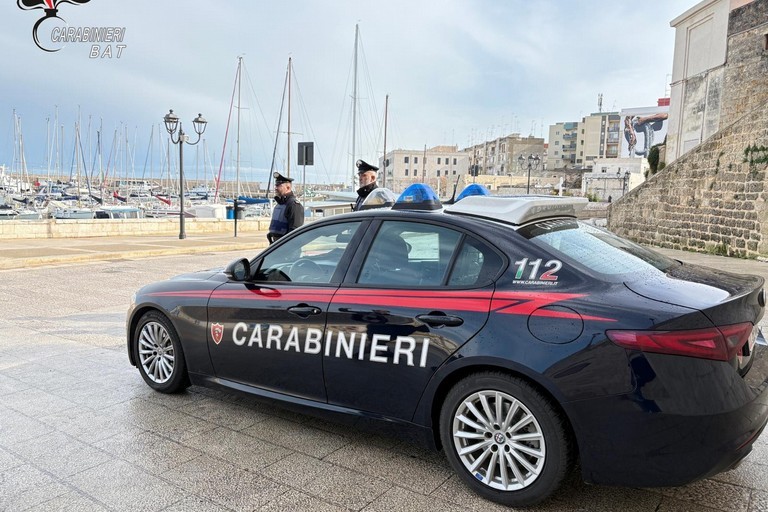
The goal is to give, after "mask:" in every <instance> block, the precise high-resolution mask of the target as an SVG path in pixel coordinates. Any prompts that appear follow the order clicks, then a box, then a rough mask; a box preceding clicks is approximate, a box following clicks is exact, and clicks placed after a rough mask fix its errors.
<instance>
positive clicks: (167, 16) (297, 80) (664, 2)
mask: <svg viewBox="0 0 768 512" xmlns="http://www.w3.org/2000/svg"><path fill="white" fill-rule="evenodd" d="M20 1H21V0H20ZM48 1H51V2H58V1H60V0H48ZM70 1H71V2H75V3H63V2H61V3H59V4H58V6H57V7H58V12H57V15H58V16H59V18H60V19H58V20H56V19H53V18H50V19H46V20H45V22H44V23H43V22H41V24H40V27H39V29H38V36H39V39H40V42H41V45H42V46H44V47H47V48H49V49H53V48H58V47H61V46H62V45H61V44H60V43H54V42H52V41H51V40H50V35H51V28H61V27H64V26H66V27H69V28H70V29H71V28H78V27H119V28H124V37H123V40H122V42H114V43H111V45H109V46H110V50H111V52H112V55H111V58H110V57H109V56H103V54H104V52H105V51H106V47H107V46H108V44H107V43H101V44H100V46H99V48H98V51H96V53H98V54H99V56H97V57H94V56H93V55H94V49H93V48H92V44H97V43H89V42H70V43H67V44H65V45H64V46H63V48H61V49H60V50H59V51H56V52H46V51H43V50H41V49H40V48H38V46H37V45H36V44H35V41H34V39H33V27H34V25H35V23H36V22H37V21H38V20H40V19H41V18H42V17H43V16H44V15H45V13H44V11H43V10H42V9H31V10H22V9H21V8H20V7H19V5H18V4H17V2H16V1H13V0H6V1H4V2H2V4H0V20H2V21H0V24H2V30H0V47H2V48H3V51H2V52H0V69H2V70H3V71H2V75H0V77H2V79H1V80H0V164H5V165H7V166H8V167H9V168H12V169H18V168H19V167H20V165H19V158H18V154H19V144H18V140H19V136H18V133H19V130H18V129H17V122H16V121H15V118H14V112H15V113H16V115H17V116H18V119H20V121H19V123H18V126H19V127H20V129H21V131H20V133H21V136H22V140H23V152H24V156H25V160H26V168H27V170H28V172H30V173H45V172H47V171H46V170H47V169H49V168H50V169H55V172H57V173H63V174H64V175H65V176H66V174H67V173H69V174H71V173H73V172H74V169H75V168H76V166H75V163H74V160H75V158H74V148H75V137H74V134H75V123H76V122H78V121H79V132H80V139H81V146H82V151H83V153H84V154H83V156H82V157H81V159H80V160H81V162H82V166H80V167H82V168H83V169H84V171H83V172H86V173H87V172H89V171H90V172H94V170H99V169H101V171H102V172H104V169H107V172H109V173H112V174H113V175H114V174H122V175H127V176H134V177H144V176H147V175H149V174H153V175H158V174H162V173H167V174H171V173H177V171H176V169H177V167H176V166H177V152H178V146H174V147H169V145H168V144H167V142H164V141H165V140H166V139H167V133H165V130H164V128H163V127H162V126H161V125H160V123H161V121H162V117H163V116H164V115H165V114H166V113H167V112H168V110H169V109H171V108H172V109H174V112H175V113H176V114H178V115H179V117H180V118H181V120H182V122H183V127H184V129H185V131H186V132H187V134H191V140H190V142H194V140H195V139H196V136H195V135H194V130H193V128H192V123H191V121H192V119H194V118H195V117H196V116H197V114H198V113H202V114H203V116H204V117H205V118H206V120H207V121H208V124H207V128H206V131H205V133H204V135H203V138H204V139H205V142H204V144H205V145H204V146H203V143H201V144H198V145H197V146H188V145H185V147H184V152H185V153H184V170H185V173H186V175H187V177H188V178H189V177H192V178H198V179H199V178H201V176H202V177H207V176H209V175H215V174H216V173H218V172H219V169H221V172H222V173H223V176H224V178H225V179H226V178H227V177H229V178H230V179H231V177H232V176H233V173H236V172H237V171H236V170H235V169H236V168H237V165H236V162H237V161H238V158H237V151H236V148H237V146H238V145H237V144H236V138H237V135H236V134H237V125H238V123H237V122H236V119H237V113H238V112H239V113H240V116H239V117H240V122H239V126H240V144H239V146H240V159H239V161H240V173H241V174H240V177H241V179H244V180H257V181H265V180H266V176H267V175H268V173H269V170H270V169H271V168H273V167H274V168H275V169H277V170H280V171H283V172H285V171H286V164H287V162H286V153H287V148H288V140H287V135H286V133H285V132H286V131H287V104H286V102H284V101H283V100H282V98H283V95H284V89H285V87H284V86H285V82H286V70H287V68H288V59H289V58H290V59H291V75H292V80H291V94H290V97H291V130H290V131H291V132H292V135H291V146H290V147H292V148H294V149H293V150H292V156H291V159H292V163H291V168H292V169H291V173H292V174H293V175H294V176H295V175H296V173H303V172H306V175H307V181H309V182H322V183H331V182H340V181H346V182H351V178H352V176H353V172H354V168H353V162H354V159H355V158H362V159H364V160H366V161H369V162H376V161H377V159H378V158H379V157H380V156H381V155H382V151H383V149H384V140H383V139H384V116H385V98H386V97H387V96H388V98H389V99H388V101H387V108H386V119H387V129H386V138H387V141H386V147H387V149H388V150H392V149H413V150H419V149H423V148H424V147H425V146H426V147H427V148H430V147H433V146H438V145H457V146H458V147H459V149H463V148H465V147H467V146H470V145H472V144H476V143H479V142H482V141H484V140H488V139H491V138H495V137H498V136H502V135H506V134H510V133H520V134H522V135H523V136H527V135H534V136H538V137H543V138H545V139H546V138H547V137H548V126H549V125H550V124H553V123H556V122H562V121H577V120H580V119H581V118H582V117H583V116H586V115H588V114H590V113H592V112H596V111H597V110H598V101H597V100H598V94H602V95H603V103H602V109H603V111H618V110H621V109H624V108H633V107H644V106H654V105H656V101H657V99H658V98H661V97H664V96H665V93H668V90H669V81H670V75H671V73H672V59H673V49H674V48H673V47H674V29H673V28H671V27H670V25H669V23H670V21H671V20H672V19H674V18H676V17H677V16H679V15H680V14H682V13H684V12H685V11H687V10H688V9H689V8H691V7H693V6H694V5H696V4H697V3H698V2H696V1H694V0H648V1H636V2H634V3H633V2H624V1H622V2H616V1H608V0H580V1H578V2H568V1H564V0H537V1H529V0H423V1H422V0H418V1H412V0H410V1H409V0H387V1H378V2H372V1H369V0H354V1H347V0H328V1H325V2H319V1H308V0H307V1H297V0H285V1H282V2H273V1H269V2H266V1H261V0H259V1H246V0H226V1H225V0H220V1H217V2H213V1H207V2H203V1H200V0H187V1H184V2H167V1H166V2H158V1H157V0H154V1H150V0H131V1H130V2H117V1H115V0H90V1H87V0H70ZM83 1H85V2H86V3H82V4H79V5H77V3H79V2H83ZM24 2H26V3H27V4H34V2H35V0H24ZM44 3H45V2H44V0H39V4H41V5H42V4H44ZM64 24H66V25H64ZM356 25H357V26H358V27H359V35H360V37H359V39H358V41H359V45H358V59H357V63H358V64H357V69H358V73H357V76H358V88H357V94H356V95H355V94H354V89H353V86H352V84H353V82H354V80H353V78H352V77H353V69H354V62H355V59H354V48H355V26H356ZM46 31H47V32H46ZM118 44H120V45H124V47H123V48H122V49H118V48H117V45H118ZM118 52H120V55H119V57H118ZM238 57H242V62H243V70H244V71H243V73H242V74H241V80H240V94H239V98H240V101H239V105H240V109H239V110H238V109H232V110H231V109H230V104H231V103H234V104H235V105H236V104H238V100H237V96H238V95H237V94H235V95H234V96H235V99H234V100H233V91H234V90H235V85H236V81H235V77H236V71H237V67H238ZM353 96H355V97H356V98H357V101H356V102H355V104H356V105H357V110H356V126H357V131H356V132H355V150H354V153H353V151H352V128H351V127H352V117H353V116H352V112H353V108H352V105H353V102H352V97H353ZM281 105H283V109H282V111H283V113H282V117H281V115H280V113H281ZM230 112H232V113H231V116H230ZM57 115H58V118H57V117H56V116H57ZM228 118H230V122H229V125H228ZM57 119H58V128H54V126H55V121H56V120H57ZM279 120H280V121H279ZM278 122H280V130H279V133H278V129H277V127H278ZM62 126H63V134H64V135H63V142H61V143H58V144H54V143H52V142H51V140H52V139H53V137H52V136H51V135H50V134H51V133H56V134H60V133H61V132H62V128H61V127H62ZM228 126H229V136H228V137H227V139H226V140H227V143H226V144H227V145H226V147H225V146H224V143H225V133H227V127H228ZM97 132H99V133H97ZM99 139H100V140H101V141H102V142H101V149H99V144H97V141H98V140H99ZM276 141H277V150H276V151H275V150H274V148H275V145H276ZM300 141H305V142H306V141H312V142H314V145H315V155H314V156H315V158H314V160H315V161H314V165H312V166H309V167H307V168H306V169H302V168H297V167H296V165H295V158H296V154H295V152H296V149H295V147H296V144H297V142H300ZM57 146H60V147H57ZM273 152H275V153H276V156H277V158H276V160H275V164H273V163H272V154H273ZM15 154H16V155H17V156H16V157H15V158H14V155H15ZM56 154H58V155H59V158H58V160H57V159H56ZM169 154H170V155H171V156H170V165H169V164H168V161H169V157H168V155H169ZM222 155H223V156H222ZM99 157H100V161H101V163H100V164H99V163H97V162H99ZM57 161H58V164H57V163H56V162H57ZM49 162H50V163H49ZM164 169H165V170H164ZM81 170H82V169H81Z"/></svg>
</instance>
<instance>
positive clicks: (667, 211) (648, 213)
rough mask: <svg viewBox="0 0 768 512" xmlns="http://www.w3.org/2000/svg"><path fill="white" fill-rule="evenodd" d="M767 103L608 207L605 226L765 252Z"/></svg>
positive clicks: (686, 243)
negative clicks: (606, 224)
mask: <svg viewBox="0 0 768 512" xmlns="http://www.w3.org/2000/svg"><path fill="white" fill-rule="evenodd" d="M767 178H768V103H765V104H763V105H762V106H761V107H760V108H756V109H754V110H753V111H751V112H750V113H749V114H747V115H745V116H743V117H742V118H741V119H739V120H738V121H736V122H735V123H733V124H732V125H731V126H729V127H728V128H726V129H724V130H721V131H720V132H718V133H717V134H716V135H715V136H713V137H712V138H710V139H709V140H707V141H706V142H705V143H703V144H701V145H700V146H699V147H698V148H696V150H694V151H691V152H689V153H687V154H686V155H684V156H682V157H681V158H679V159H677V160H675V162H673V163H672V164H671V165H669V166H668V167H666V168H665V169H664V170H663V171H661V172H659V173H657V174H655V175H654V176H653V177H651V178H650V179H649V180H648V181H646V182H645V183H644V184H643V185H642V186H640V187H638V188H636V189H634V190H633V191H632V192H630V193H629V194H627V195H625V196H624V197H623V198H621V199H620V200H619V201H616V202H615V203H613V205H611V207H610V209H609V212H608V229H610V230H611V231H613V232H615V233H617V234H619V235H621V236H625V237H627V238H629V239H631V240H634V241H636V242H639V243H642V244H646V245H656V246H659V247H668V248H672V249H683V250H691V251H699V252H709V253H713V254H723V255H732V256H741V257H756V256H759V255H768V187H767V186H766V179H767Z"/></svg>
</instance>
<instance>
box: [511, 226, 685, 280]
mask: <svg viewBox="0 0 768 512" xmlns="http://www.w3.org/2000/svg"><path fill="white" fill-rule="evenodd" d="M518 233H519V234H521V235H522V236H524V237H525V238H527V239H528V240H530V241H531V242H533V243H535V244H536V245H539V246H541V247H544V248H546V249H554V250H555V251H557V252H559V253H561V254H563V255H564V256H567V257H568V259H570V260H573V261H575V262H577V263H580V264H581V265H584V266H585V267H587V268H588V269H590V270H593V271H595V272H599V273H600V274H605V275H617V274H627V273H636V272H647V271H648V270H649V269H651V268H654V269H658V270H661V271H665V270H666V269H668V268H669V267H671V266H673V265H676V264H677V262H675V261H674V260H672V259H670V258H667V257H666V256H663V255H661V254H659V253H657V252H654V251H651V250H649V249H646V248H644V247H641V246H639V245H637V244H635V243H632V242H630V241H629V240H625V239H623V238H620V237H618V236H616V235H614V234H613V233H610V232H608V231H605V230H603V229H600V228H597V227H595V226H591V225H589V224H585V223H583V222H579V221H576V220H572V219H558V220H549V221H541V222H536V223H533V224H531V225H528V226H525V227H523V228H520V229H519V230H518Z"/></svg>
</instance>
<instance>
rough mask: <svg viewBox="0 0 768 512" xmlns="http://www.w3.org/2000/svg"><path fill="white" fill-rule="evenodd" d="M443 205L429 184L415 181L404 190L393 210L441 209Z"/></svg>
mask: <svg viewBox="0 0 768 512" xmlns="http://www.w3.org/2000/svg"><path fill="white" fill-rule="evenodd" d="M442 207H443V205H442V203H441V202H440V198H438V197H437V194H435V191H434V190H432V188H431V187H430V186H429V185H426V184H424V183H414V184H413V185H410V186H409V187H408V188H406V189H405V190H403V193H402V194H400V197H398V198H397V201H395V204H394V205H393V206H392V209H393V210H439V209H440V208H442Z"/></svg>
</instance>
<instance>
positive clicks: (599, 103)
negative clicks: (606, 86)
mask: <svg viewBox="0 0 768 512" xmlns="http://www.w3.org/2000/svg"><path fill="white" fill-rule="evenodd" d="M597 111H598V112H600V113H602V112H603V93H599V94H598V95H597Z"/></svg>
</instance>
